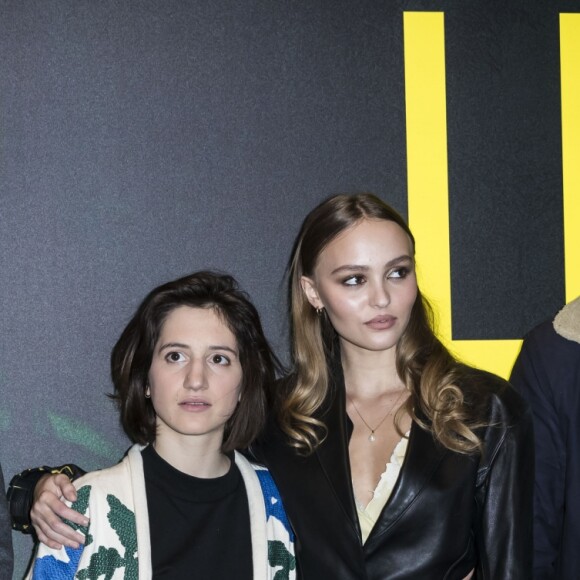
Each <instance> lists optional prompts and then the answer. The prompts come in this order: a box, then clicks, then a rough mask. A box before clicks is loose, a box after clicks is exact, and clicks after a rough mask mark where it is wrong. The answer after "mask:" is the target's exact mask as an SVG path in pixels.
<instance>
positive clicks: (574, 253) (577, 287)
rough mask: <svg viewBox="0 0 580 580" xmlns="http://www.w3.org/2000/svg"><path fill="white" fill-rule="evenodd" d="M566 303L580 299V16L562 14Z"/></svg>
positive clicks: (561, 60) (561, 57) (561, 53)
mask: <svg viewBox="0 0 580 580" xmlns="http://www.w3.org/2000/svg"><path fill="white" fill-rule="evenodd" d="M560 67H561V68H560V70H561V83H562V176H563V185H564V256H565V264H566V302H570V300H573V299H574V298H576V296H579V295H580V14H560Z"/></svg>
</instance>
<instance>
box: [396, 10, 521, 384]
mask: <svg viewBox="0 0 580 580" xmlns="http://www.w3.org/2000/svg"><path fill="white" fill-rule="evenodd" d="M403 24H404V49H405V99H406V114H407V119H406V122H407V174H408V191H409V193H408V198H409V199H408V204H409V223H410V225H411V229H412V230H413V235H414V236H415V238H416V240H417V262H418V265H419V272H418V274H419V277H420V283H421V288H424V289H426V290H427V293H426V295H427V297H428V298H429V299H430V300H431V302H432V303H433V306H434V307H435V310H436V312H437V313H438V316H439V323H438V330H439V336H440V337H441V339H442V340H443V342H445V344H446V345H447V346H448V347H449V348H450V350H452V351H453V352H455V353H456V355H457V356H458V357H459V358H461V359H463V360H465V361H466V362H469V363H471V364H473V365H475V366H478V367H480V368H484V369H486V370H489V371H491V372H494V373H496V374H498V375H501V376H503V377H508V376H509V373H510V371H511V367H512V365H513V362H514V360H515V357H516V355H517V353H518V351H519V348H520V344H521V341H519V340H453V339H452V332H451V313H452V309H451V259H450V251H449V203H448V183H447V113H446V95H445V27H444V15H443V13H442V12H405V13H404V14H403Z"/></svg>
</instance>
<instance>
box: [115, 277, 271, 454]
mask: <svg viewBox="0 0 580 580" xmlns="http://www.w3.org/2000/svg"><path fill="white" fill-rule="evenodd" d="M180 306H190V307H193V308H212V309H214V310H215V311H216V312H217V313H218V314H219V316H220V317H222V319H223V320H224V322H225V323H226V325H227V326H228V328H229V329H230V330H231V331H232V333H233V334H234V336H235V338H236V342H237V347H238V349H239V353H240V364H241V366H242V372H243V376H242V384H241V389H240V393H241V400H240V402H239V404H238V406H237V407H236V410H235V411H234V413H233V415H232V416H231V417H230V418H229V420H228V421H227V423H226V426H225V431H224V440H223V443H222V450H223V451H225V452H227V451H231V450H233V449H243V448H245V447H247V446H248V445H249V444H250V443H251V442H252V441H253V440H254V439H255V438H256V437H257V435H258V434H259V432H260V430H261V429H262V427H263V425H264V423H265V420H266V409H267V395H266V392H267V391H266V389H267V388H269V387H271V385H272V383H273V381H274V379H275V375H276V370H277V369H278V365H279V363H278V361H277V359H276V358H275V356H274V354H273V353H272V350H271V349H270V346H269V344H268V341H267V340H266V337H265V336H264V332H263V330H262V324H261V322H260V317H259V315H258V312H257V310H256V308H255V307H254V305H253V304H252V303H251V302H250V300H249V299H248V297H247V295H246V294H245V293H244V292H242V291H241V290H240V289H239V288H238V284H237V282H236V280H235V279H234V278H233V277H232V276H229V275H226V274H218V273H216V272H208V271H202V272H196V273H194V274H190V275H189V276H185V277H183V278H179V279H178V280H174V281H173V282H168V283H167V284H163V285H162V286H159V287H157V288H155V289H154V290H152V291H151V292H150V293H149V294H148V295H147V297H146V298H145V300H143V302H142V303H141V305H140V306H139V308H138V309H137V312H136V313H135V314H134V316H133V318H131V320H130V321H129V324H127V326H126V328H125V330H124V331H123V333H122V334H121V337H120V338H119V340H118V341H117V343H116V344H115V347H114V348H113V352H112V355H111V375H112V379H113V384H114V387H115V392H114V394H113V395H112V398H113V399H114V400H115V401H116V402H117V404H118V406H119V410H120V414H121V424H122V425H123V429H124V430H125V433H127V435H128V436H129V438H130V439H131V440H132V441H133V442H134V443H140V444H146V443H151V442H153V441H154V440H155V425H156V422H155V419H156V417H155V410H154V409H153V405H152V404H151V399H148V398H146V397H145V391H146V388H147V380H148V374H149V369H150V367H151V361H152V357H153V351H154V349H155V345H156V343H157V340H158V338H159V335H160V333H161V329H162V327H163V324H164V322H165V320H166V318H167V316H168V315H169V314H170V313H171V312H172V311H173V310H175V309H176V308H178V307H180Z"/></svg>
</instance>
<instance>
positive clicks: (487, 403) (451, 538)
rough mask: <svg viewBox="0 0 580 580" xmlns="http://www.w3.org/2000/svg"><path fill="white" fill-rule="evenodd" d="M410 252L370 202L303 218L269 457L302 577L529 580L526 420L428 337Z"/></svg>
mask: <svg viewBox="0 0 580 580" xmlns="http://www.w3.org/2000/svg"><path fill="white" fill-rule="evenodd" d="M414 254H415V242H414V238H413V235H412V233H411V231H410V230H409V228H408V226H407V224H406V223H405V221H404V220H403V219H402V218H401V216H400V215H399V214H398V213H397V212H395V211H394V210H393V209H392V208H391V207H389V206H388V205H386V204H385V203H384V202H383V201H381V200H380V199H378V198H377V197H375V196H373V195H370V194H359V195H352V196H348V195H339V196H335V197H332V198H330V199H328V200H326V201H324V202H323V203H322V204H321V205H319V206H318V207H317V208H316V209H314V210H313V211H312V212H311V213H310V214H309V215H308V216H307V218H306V220H305V221H304V223H303V225H302V229H301V231H300V233H299V235H298V238H297V240H296V243H295V246H294V251H293V254H292V258H291V262H290V266H289V285H290V289H289V294H290V310H291V317H292V346H293V361H294V372H293V373H292V374H291V375H290V376H288V377H287V378H286V379H285V380H284V381H281V382H280V384H279V385H278V387H279V388H278V392H277V401H276V405H275V413H274V417H273V418H272V419H271V422H270V426H269V429H268V431H267V434H266V436H264V437H263V439H262V447H261V451H262V453H263V459H264V461H265V463H266V464H267V465H268V467H269V468H270V470H271V472H272V474H273V475H274V478H275V480H276V482H277V484H278V485H279V487H280V490H281V493H282V496H283V498H284V501H285V505H286V506H287V509H288V512H289V515H290V519H291V522H292V524H293V526H294V528H295V531H296V533H297V536H298V538H299V540H298V542H299V543H298V559H299V566H300V569H301V571H302V574H303V575H304V577H305V578H306V577H307V578H341V579H343V578H352V579H355V578H368V579H373V580H378V579H386V578H388V579H409V580H410V579H417V578H421V579H427V578H428V579H441V578H446V579H457V580H461V579H463V578H471V577H473V578H478V579H479V578H493V579H494V580H495V579H500V578H501V579H508V578H509V579H516V578H517V579H520V578H521V579H522V580H523V579H527V578H530V577H531V556H530V554H531V552H530V547H531V512H532V503H531V502H532V482H531V476H530V473H531V471H532V469H533V450H532V444H533V442H532V431H531V418H530V414H529V411H528V410H527V408H526V407H525V405H524V404H523V402H522V400H521V399H520V397H519V396H518V395H517V394H516V393H515V392H514V390H513V389H512V388H511V387H510V386H509V385H508V384H507V383H506V382H505V381H503V380H502V379H500V378H499V377H497V376H494V375H491V374H489V373H485V372H483V371H479V370H476V369H473V368H470V367H467V366H465V365H462V364H461V363H459V362H458V361H457V360H456V359H455V358H454V357H453V356H452V355H451V354H450V353H449V351H448V350H447V349H446V348H445V346H443V344H442V343H441V342H440V341H439V339H438V338H437V337H436V335H435V333H434V331H433V316H432V312H431V309H430V307H429V305H428V303H427V301H426V300H425V298H424V297H423V296H422V294H421V292H420V291H419V289H418V286H417V279H416V276H415V258H414Z"/></svg>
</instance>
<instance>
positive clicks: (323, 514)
mask: <svg viewBox="0 0 580 580" xmlns="http://www.w3.org/2000/svg"><path fill="white" fill-rule="evenodd" d="M467 372H468V379H469V380H468V381H467V382H468V383H469V384H466V385H461V386H462V388H463V389H464V391H467V392H468V391H469V390H470V389H486V390H487V391H488V393H489V396H488V400H487V409H488V413H489V423H490V424H491V425H492V426H491V427H487V428H486V429H485V430H483V431H482V432H481V433H480V435H481V436H482V437H483V440H484V442H485V453H484V455H483V456H481V455H479V454H476V455H463V454H459V453H455V452H452V451H449V450H448V449H445V448H443V447H442V446H441V445H439V444H437V443H436V442H435V440H434V438H433V437H432V435H431V434H430V433H429V432H427V431H425V430H423V429H421V428H420V427H418V425H416V424H413V426H412V428H411V434H410V438H409V444H408V448H407V453H406V456H405V460H404V464H403V466H402V468H401V472H400V475H399V479H398V480H397V483H396V485H395V488H394V490H393V492H392V495H391V497H390V499H389V501H388V502H387V505H386V506H385V508H384V509H383V512H382V514H381V516H380V518H379V520H378V521H377V523H376V525H375V527H374V528H373V530H372V531H371V534H370V536H369V538H368V540H367V541H366V543H365V544H364V545H363V544H362V542H361V534H360V527H359V522H358V518H357V513H356V507H355V500H354V495H353V490H352V485H351V474H350V464H349V457H348V442H349V438H350V435H351V433H352V423H351V422H350V420H349V418H348V416H347V414H346V406H345V390H344V380H343V377H342V369H340V367H338V368H337V367H335V368H334V370H333V373H332V375H333V377H332V388H331V396H330V398H329V401H328V405H327V408H326V412H325V413H324V414H323V415H322V416H323V419H324V421H325V423H326V425H327V428H328V437H327V439H326V440H325V441H324V443H323V444H322V445H320V447H319V448H318V450H317V451H316V452H315V453H314V454H312V455H310V456H308V457H301V456H299V455H297V454H296V453H295V452H294V451H293V450H292V449H291V448H290V447H289V446H288V445H287V444H286V442H285V439H284V436H283V435H282V433H281V431H280V430H279V429H278V427H277V426H276V424H275V423H274V422H273V421H272V422H271V423H270V424H269V426H268V429H267V432H266V434H265V436H264V437H263V439H261V441H260V444H259V446H258V448H257V450H256V451H257V455H261V456H262V458H263V460H264V461H265V463H266V465H267V466H268V468H269V469H270V471H271V472H272V474H273V476H274V478H275V480H276V483H277V485H278V488H279V489H280V492H281V494H282V498H283V501H284V505H285V507H286V511H287V513H288V515H289V517H290V521H291V523H292V526H293V527H294V529H295V531H296V534H297V545H296V549H297V557H298V564H299V571H300V574H301V577H302V579H303V580H326V579H340V580H349V579H352V580H355V579H356V580H364V579H368V580H379V579H380V580H386V579H389V580H402V579H406V580H410V579H413V580H428V579H433V580H441V579H449V580H456V579H457V580H460V579H462V578H464V577H465V576H466V575H467V574H469V572H470V571H471V570H473V569H475V571H476V572H475V575H474V578H477V580H480V579H485V580H488V579H490V580H503V579H506V580H507V579H510V580H511V579H513V580H516V579H522V580H529V579H530V578H531V570H532V562H531V558H532V493H533V434H532V424H531V414H530V412H529V410H528V408H527V406H526V404H525V403H524V402H523V400H522V399H521V398H520V396H519V395H518V394H517V393H516V392H515V391H514V390H513V389H512V388H511V387H510V386H509V385H508V384H507V383H506V382H505V381H503V380H502V379H500V378H499V377H496V376H495V375H491V374H488V373H484V372H482V371H477V370H475V369H467Z"/></svg>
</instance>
